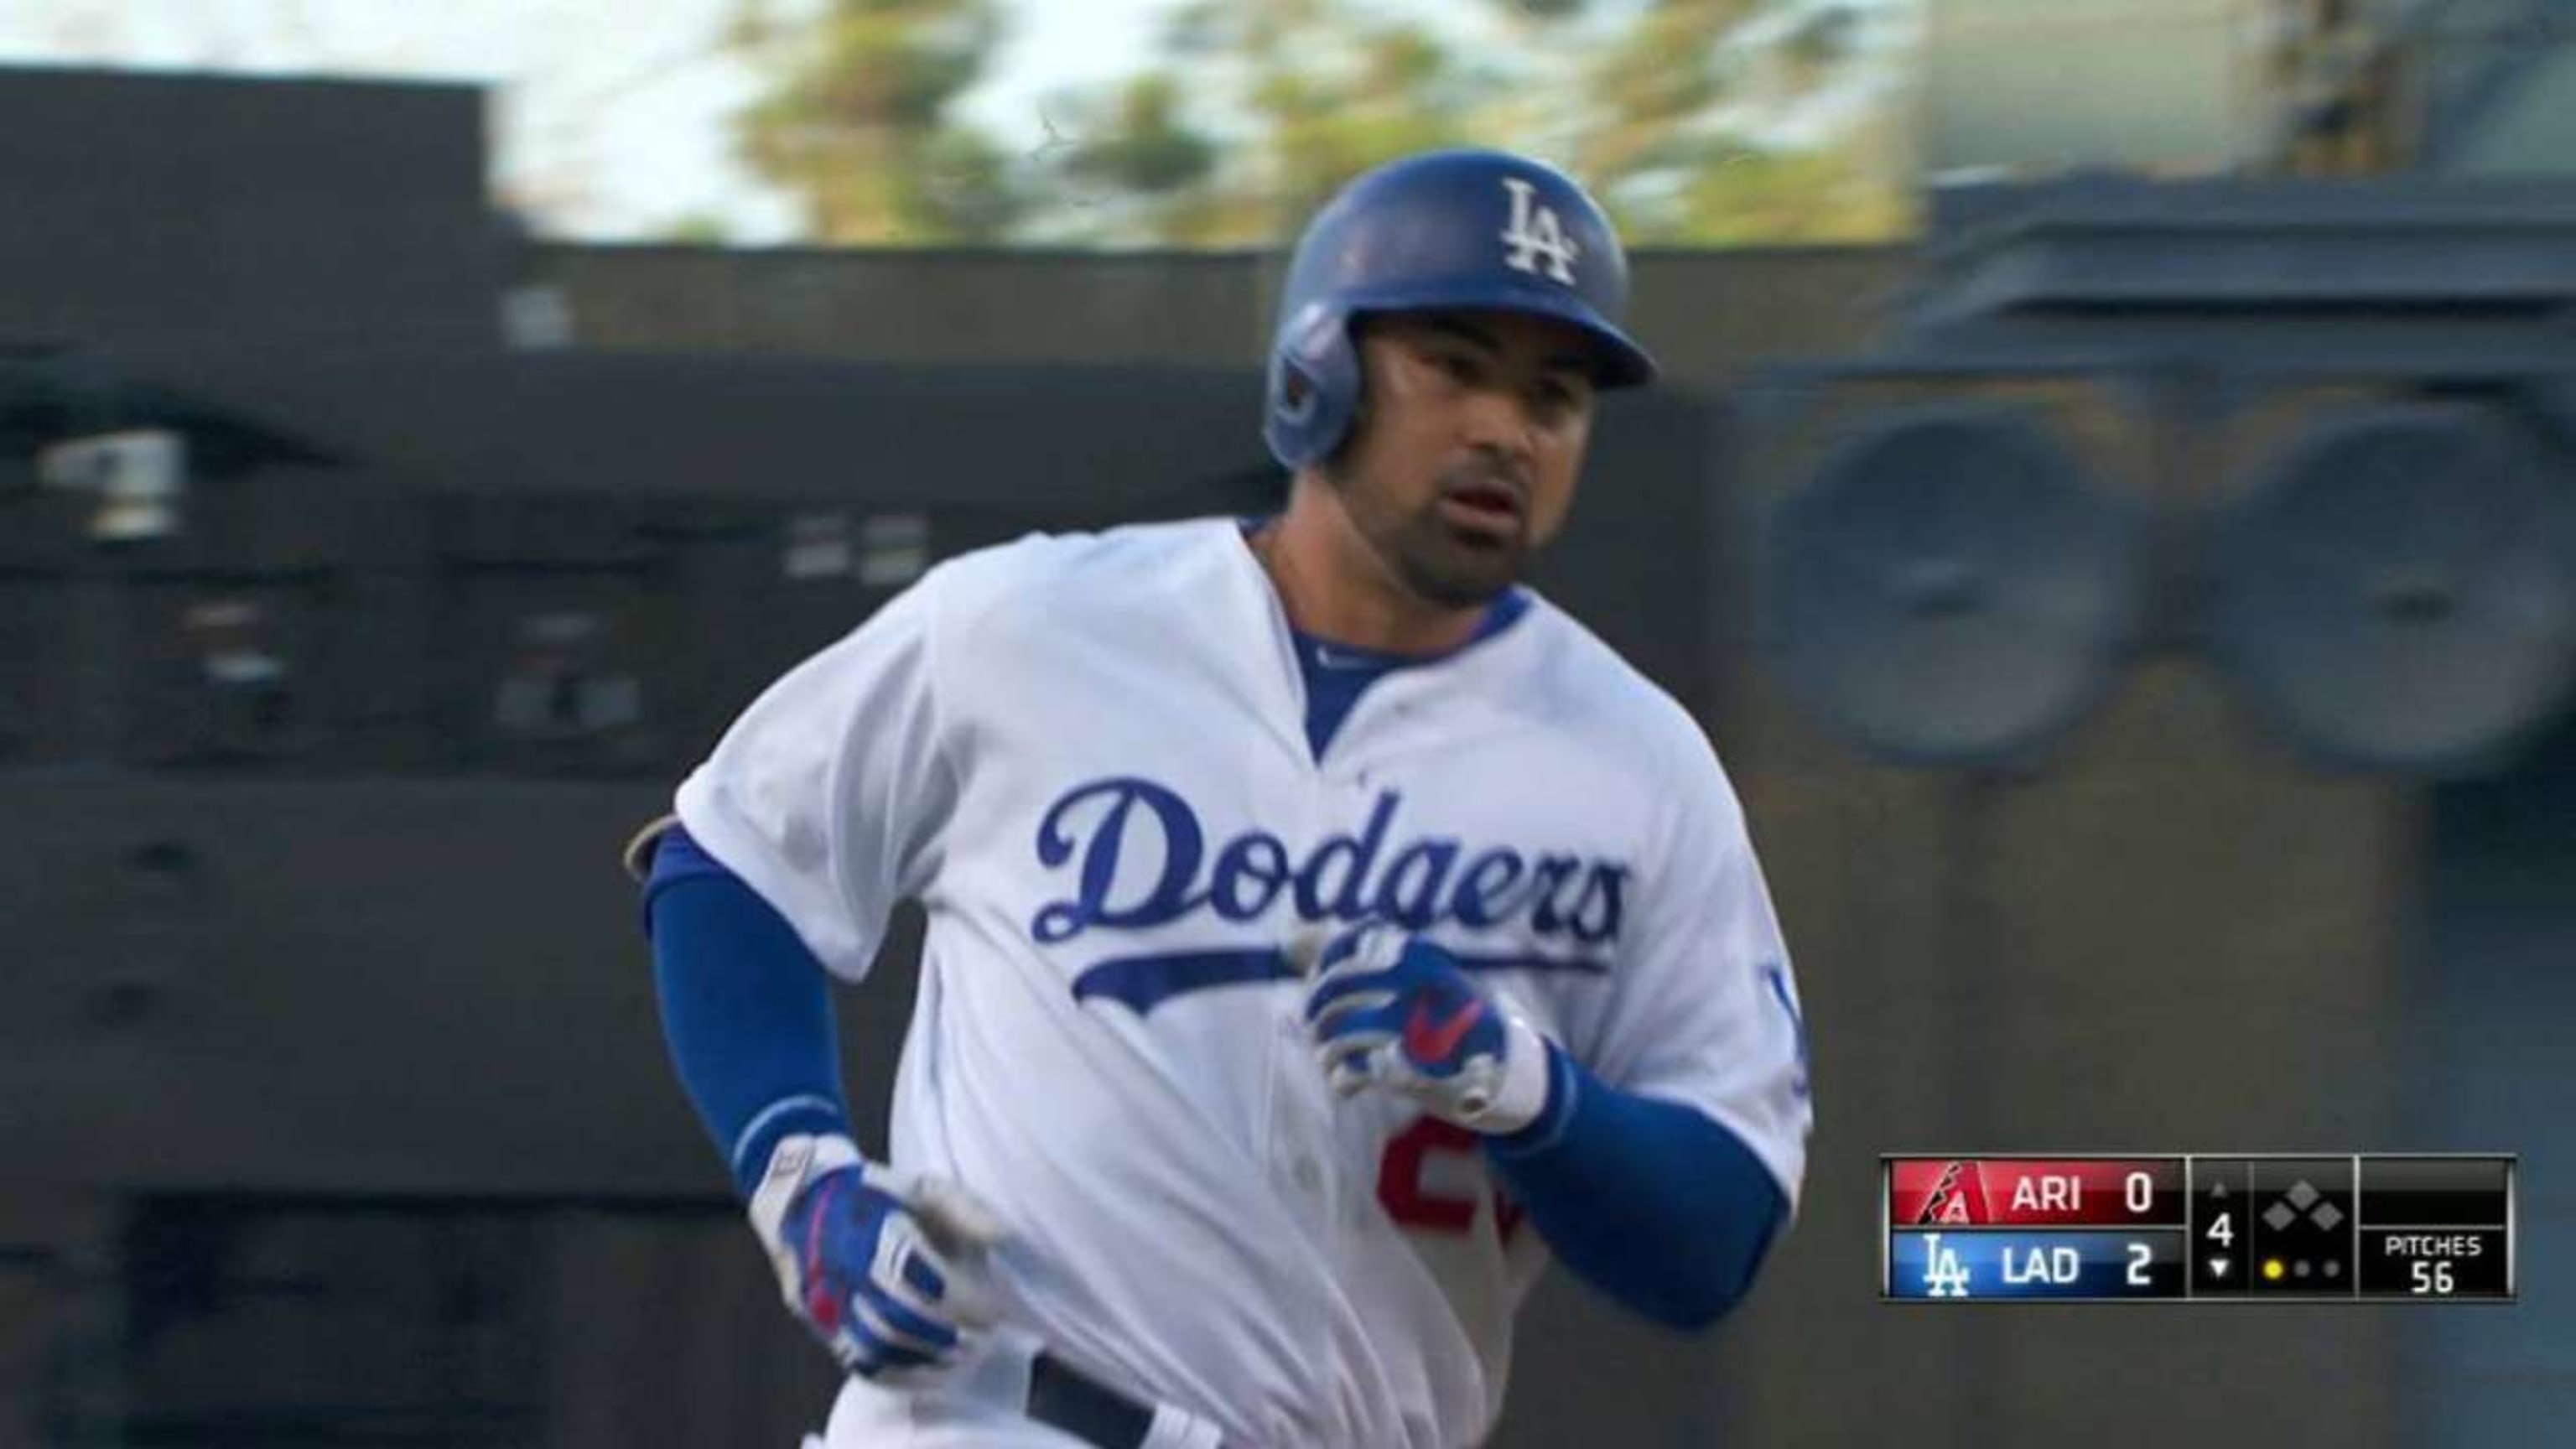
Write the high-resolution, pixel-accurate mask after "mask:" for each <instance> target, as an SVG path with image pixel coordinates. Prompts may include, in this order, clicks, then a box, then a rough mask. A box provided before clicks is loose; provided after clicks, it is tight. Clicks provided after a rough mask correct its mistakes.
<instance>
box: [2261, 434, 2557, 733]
mask: <svg viewBox="0 0 2576 1449" xmlns="http://www.w3.org/2000/svg"><path fill="white" fill-rule="evenodd" d="M2212 544H2213V548H2212V553H2211V567H2212V570H2213V573H2212V578H2211V595H2210V630H2211V638H2212V644H2213V647H2214V648H2215V650H2216V652H2217V654H2218V657H2219V658H2220V660H2221V661H2222V662H2223V664H2224V665H2225V666H2226V667H2227V668H2228V669H2229V671H2230V672H2231V673H2232V674H2233V675H2234V676H2235V678H2236V680H2237V682H2238V684H2239V686H2240V688H2241V689H2242V690H2243V692H2244V694H2245V696H2246V697H2247V699H2248V700H2250V701H2251V702H2252V703H2253V704H2254V705H2255V706H2256V708H2257V709H2258V710H2259V711H2260V712H2261V713H2262V714H2264V715H2265V716H2266V717H2267V718H2269V719H2270V720H2271V721H2272V722H2273V723H2274V724H2275V725H2277V726H2278V727H2279V728H2280V729H2281V730H2283V731H2284V732H2285V733H2287V734H2288V735H2289V736H2290V737H2291V738H2292V739H2293V740H2295V741H2296V742H2298V743H2299V744H2300V745H2301V746H2302V747H2304V748H2306V749H2308V750H2309V751H2311V752H2313V753H2315V754H2316V755H2318V756H2320V757H2322V758H2325V759H2327V760H2331V761H2334V762H2338V763H2343V764H2350V765H2359V766H2366V767H2374V768H2395V769H2403V770H2411V771H2418V772H2422V773H2427V774H2456V773H2463V772H2468V771H2473V770H2476V769H2479V768H2481V767H2482V766H2484V765H2486V764H2487V763H2489V762H2491V761H2492V760H2494V759H2495V758H2496V757H2497V756H2498V755H2499V753H2500V752H2502V751H2504V750H2506V749H2508V748H2509V747H2510V746H2511V745H2512V744H2513V743H2514V742H2515V741H2517V740H2518V739H2520V738H2521V737H2522V736H2523V735H2524V734H2525V733H2526V732H2528V731H2530V730H2531V729H2533V728H2534V727H2536V726H2538V725H2539V724H2541V723H2542V722H2544V721H2545V720H2546V719H2547V718H2548V717H2549V716H2550V715H2551V714H2553V713H2554V712H2555V711H2556V710H2557V708H2558V707H2559V705H2560V703H2561V702H2562V701H2563V700H2564V699H2565V698H2566V695H2567V691H2568V686H2569V683H2570V680H2571V676H2576V546H2572V545H2576V521H2571V500H2570V497H2569V493H2568V489H2567V486H2566V484H2565V482H2564V481H2563V480H2560V479H2556V478H2553V477H2551V476H2550V475H2549V474H2548V472H2547V471H2546V470H2545V469H2544V468H2543V466H2542V464H2541V460H2540V458H2539V457H2538V456H2537V455H2536V453H2535V450H2534V449H2533V448H2532V447H2531V446H2530V445H2529V444H2527V443H2526V442H2525V441H2524V440H2523V438H2522V436H2521V434H2520V433H2519V432H2518V431H2516V430H2515V429H2513V428H2511V427H2510V426H2508V425H2506V424H2505V423H2503V422H2502V421H2501V420H2499V419H2497V418H2496V417H2495V416H2493V415H2492V414H2491V413H2489V412H2487V411H2485V410H2483V409H2479V408H2475V407H2472V406H2467V405H2444V404H2417V405H2404V406H2381V407H2376V408H2370V409H2359V410H2353V411H2348V412H2344V413H2340V414H2334V415H2329V416H2328V417H2327V418H2325V419H2324V420H2323V421H2321V422H2319V423H2318V424H2317V425H2316V426H2315V427H2313V428H2311V429H2310V430H2309V431H2307V432H2306V433H2305V434H2303V435H2302V436H2301V437H2299V438H2298V439H2297V440H2295V441H2294V442H2292V443H2290V444H2289V445H2288V446H2287V447H2286V448H2284V449H2283V450H2282V451H2281V452H2280V454H2279V455H2278V456H2277V457H2275V458H2272V459H2270V460H2268V461H2267V462H2266V463H2265V464H2263V465H2262V466H2261V467H2260V468H2258V470H2257V471H2256V472H2254V473H2253V474H2252V475H2251V476H2250V481H2249V483H2248V484H2247V486H2245V487H2244V488H2243V489H2242V490H2241V491H2240V493H2239V494H2238V495H2237V496H2236V497H2235V498H2234V499H2233V500H2232V501H2231V502H2230V503H2229V505H2228V506H2227V507H2226V508H2225V509H2223V510H2222V511H2221V513H2220V514H2219V516H2218V518H2217V520H2216V526H2215V530H2214V537H2213V540H2212Z"/></svg>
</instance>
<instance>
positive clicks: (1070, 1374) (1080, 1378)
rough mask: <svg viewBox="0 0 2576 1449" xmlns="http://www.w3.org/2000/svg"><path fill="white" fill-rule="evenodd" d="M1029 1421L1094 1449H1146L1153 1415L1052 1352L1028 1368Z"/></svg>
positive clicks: (1152, 1423) (1148, 1410)
mask: <svg viewBox="0 0 2576 1449" xmlns="http://www.w3.org/2000/svg"><path fill="white" fill-rule="evenodd" d="M1029 1417H1030V1418H1032V1419H1035V1420H1037V1421H1038V1422H1039V1423H1041V1424H1044V1425H1046V1426H1047V1427H1048V1428H1050V1429H1061V1430H1063V1431H1064V1432H1065V1433H1068V1434H1071V1435H1072V1436H1073V1437H1075V1438H1076V1439H1079V1440H1081V1441H1082V1442H1083V1443H1085V1444H1089V1445H1092V1446H1094V1449H1144V1444H1145V1436H1146V1435H1147V1434H1149V1433H1151V1432H1152V1431H1153V1428H1154V1411H1153V1410H1152V1409H1150V1408H1147V1407H1146V1406H1145V1405H1143V1404H1140V1403H1138V1402H1136V1401H1135V1400H1134V1399H1131V1398H1129V1397H1127V1396H1126V1395H1125V1394H1122V1393H1120V1392H1118V1391H1117V1390H1116V1389H1113V1388H1111V1387H1109V1386H1108V1385H1107V1384H1104V1383H1102V1382H1100V1381H1099V1380H1098V1379H1095V1378H1093V1377H1092V1376H1091V1375H1089V1374H1086V1373H1084V1372H1083V1371H1082V1370H1080V1369H1078V1368H1074V1367H1073V1366H1071V1365H1070V1364H1067V1363H1065V1362H1064V1361H1063V1360H1062V1359H1059V1358H1057V1357H1056V1356H1055V1355H1054V1354H1051V1353H1041V1354H1039V1355H1038V1356H1037V1357H1036V1358H1035V1359H1033V1360H1031V1361H1030V1363H1029Z"/></svg>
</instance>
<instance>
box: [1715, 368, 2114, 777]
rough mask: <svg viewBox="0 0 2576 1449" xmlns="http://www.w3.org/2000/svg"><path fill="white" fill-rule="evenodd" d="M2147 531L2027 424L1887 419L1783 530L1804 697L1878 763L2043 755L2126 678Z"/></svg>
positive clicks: (1768, 588) (1781, 586)
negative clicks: (2122, 674) (2116, 673)
mask: <svg viewBox="0 0 2576 1449" xmlns="http://www.w3.org/2000/svg"><path fill="white" fill-rule="evenodd" d="M2142 533H2143V529H2142V520H2141V518H2140V517H2139V514H2138V512H2137V510H2135V509H2134V508H2132V507H2130V506H2128V505H2127V504H2126V503H2125V502H2124V501H2123V500H2120V499H2118V498H2116V497H2114V496H2113V495H2111V494H2109V493H2108V492H2106V491H2105V490H2103V489H2102V488H2100V487H2098V486H2096V485H2095V484H2094V483H2092V482H2091V480H2089V479H2088V478H2087V477H2086V476H2085V474H2084V472H2083V470H2082V469H2081V468H2080V467H2079V466H2078V465H2077V464H2076V462H2075V460H2074V459H2073V458H2072V457H2071V456H2069V454H2068V453H2067V451H2066V450H2065V449H2064V448H2063V447H2062V446H2060V445H2059V444H2058V443H2057V442H2056V441H2055V439H2054V438H2053V437H2052V435H2051V434H2050V433H2049V432H2047V431H2045V430H2044V429H2043V428H2041V427H2040V426H2039V425H2038V424H2036V423H2034V422H2033V421H2031V420H2029V419H2028V418H2027V417H2025V416H2024V415H2022V414H2021V413H2019V412H2016V411H2011V410H2008V409H2005V408H2002V407H1999V406H1995V405H1989V404H1944V405H1939V406H1935V407H1929V408H1924V409H1919V410H1906V411H1901V412H1894V413H1890V414H1885V415H1882V416H1880V417H1879V418H1877V419H1874V420H1873V421H1871V422H1870V423H1868V424H1866V425H1864V426H1863V427H1862V428H1861V429H1860V430H1859V431H1857V432H1856V433H1854V434H1853V435H1852V436H1851V437H1849V438H1847V439H1845V440H1844V441H1843V442H1842V444H1841V445H1840V446H1839V447H1837V448H1835V449H1834V450H1833V451H1832V452H1831V453H1829V454H1828V455H1827V457H1826V459H1825V461H1824V464H1823V466H1822V467H1821V468H1819V469H1818V471H1817V473H1816V475H1815V477H1814V478H1813V479H1812V480H1810V481H1809V482H1808V483H1807V484H1806V485H1805V486H1804V487H1803V488H1801V489H1799V490H1798V491H1797V492H1795V493H1793V494H1792V495H1790V497H1789V498H1788V499H1787V500H1785V501H1784V502H1783V503H1781V504H1780V505H1779V507H1778V509H1777V511H1776V512H1775V513H1774V514H1773V516H1772V519H1771V526H1770V529H1769V539H1768V543H1769V547H1768V551H1767V557H1766V559H1765V567H1766V574H1765V594H1766V605H1767V610H1768V614H1769V622H1770V626H1771V634H1772V638H1773V641H1774V643H1775V645H1776V647H1777V648H1778V649H1779V650H1780V654H1781V663H1782V665H1783V667H1784V669H1785V670H1786V672H1787V675H1788V677H1789V679H1790V681H1791V684H1792V687H1793V688H1794V689H1795V690H1796V691H1797V693H1798V694H1799V696H1800V697H1801V698H1802V699H1803V700H1804V702H1805V703H1806V705H1807V706H1808V707H1809V708H1810V709H1812V710H1813V711H1815V712H1816V714H1817V715H1818V716H1819V717H1821V718H1822V719H1823V720H1824V722H1825V723H1826V725H1827V726H1828V727H1829V728H1831V729H1833V730H1834V731H1835V732H1837V733H1839V734H1841V735H1842V736H1844V737H1845V738H1847V739H1849V740H1851V741H1852V742H1854V743H1856V744H1858V745H1860V746H1862V747H1863V748H1865V749H1869V750H1872V751H1875V752H1877V753H1880V754H1884V755H1887V756H1890V757H1893V758H1896V759H1900V760H1905V761H1909V762H1913V763H1920V764H1964V765H1973V764H2001V763H2007V762H2013V761H2017V760H2020V759H2022V758H2024V757H2027V756H2029V755H2032V754H2034V753H2036V752H2037V751H2038V750H2040V749H2041V748H2042V747H2044V746H2045V745H2046V744H2047V743H2049V742H2050V741H2051V740H2052V739H2053V738H2055V737H2056V736H2057V735H2058V734H2059V733H2060V732H2062V731H2063V730H2064V729H2065V728H2066V727H2068V726H2069V725H2071V724H2072V723H2073V722H2074V721H2075V720H2076V719H2077V718H2078V717H2079V716H2081V715H2082V714H2083V712H2084V711H2085V710H2086V709H2087V708H2088V707H2089V706H2090V705H2092V704H2093V703H2094V702H2095V701H2096V700H2097V699H2098V698H2099V697H2100V695H2101V694H2102V692H2103V690H2104V689H2105V687H2106V686H2107V685H2108V683H2109V682H2110V679H2111V676H2112V672H2113V669H2114V666H2115V665H2116V663H2117V662H2118V656H2119V654H2120V651H2121V648H2122V646H2123V644H2124V643H2125V641H2126V638H2127V635H2128V632H2129V629H2130V626H2131V624H2132V621H2133V620H2134V618H2135V615H2136V613H2137V605H2138V597H2139V593H2140V588H2139V574H2140V561H2141V556H2142V552H2143V551H2142V548H2141V542H2142Z"/></svg>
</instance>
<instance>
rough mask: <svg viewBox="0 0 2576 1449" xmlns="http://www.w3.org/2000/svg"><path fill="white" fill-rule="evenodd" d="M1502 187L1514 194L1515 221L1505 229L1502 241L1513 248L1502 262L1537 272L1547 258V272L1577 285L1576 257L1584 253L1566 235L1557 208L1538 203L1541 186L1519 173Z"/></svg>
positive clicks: (1505, 178) (1560, 279)
mask: <svg viewBox="0 0 2576 1449" xmlns="http://www.w3.org/2000/svg"><path fill="white" fill-rule="evenodd" d="M1503 189H1504V190H1505V191H1508V192H1510V193H1511V195H1512V224H1511V225H1509V226H1507V227H1504V228H1503V241H1504V243H1505V244H1506V245H1508V246H1509V247H1510V248H1511V250H1510V251H1509V252H1507V253H1505V254H1504V256H1503V263H1504V265H1506V266H1509V267H1510V268H1511V269H1512V270H1513V271H1516V272H1533V273H1534V272H1536V271H1537V270H1538V259H1539V258H1540V257H1542V256H1543V257H1546V258H1547V274H1548V275H1549V276H1551V277H1554V278H1556V279H1557V280H1558V281H1560V282H1563V283H1565V284H1566V285H1567V286H1572V285H1573V284H1574V259H1575V258H1576V257H1577V256H1579V255H1581V254H1582V249H1581V248H1579V247H1577V246H1576V245H1575V244H1574V243H1573V242H1572V241H1570V240H1568V239H1567V238H1566V235H1565V226H1564V224H1563V223H1562V222H1559V221H1558V220H1557V219H1556V208H1555V207H1552V206H1540V205H1538V204H1537V196H1538V188H1537V187H1535V186H1532V185H1531V184H1530V183H1529V182H1528V181H1527V180H1526V179H1524V178H1522V177H1518V176H1506V177H1504V178H1503Z"/></svg>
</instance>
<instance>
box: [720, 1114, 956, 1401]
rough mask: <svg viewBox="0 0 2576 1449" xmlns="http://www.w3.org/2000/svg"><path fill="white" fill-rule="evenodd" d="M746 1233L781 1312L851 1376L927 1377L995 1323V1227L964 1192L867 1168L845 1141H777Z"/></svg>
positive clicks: (830, 1138)
mask: <svg viewBox="0 0 2576 1449" xmlns="http://www.w3.org/2000/svg"><path fill="white" fill-rule="evenodd" d="M751 1225H752V1229H753V1231H754V1232H757V1233H758V1234H759V1235H760V1241H761V1245H762V1246H763V1247H765V1248H767V1249H768V1250H769V1260H770V1263H771V1266H773V1267H774V1268H776V1269H777V1271H778V1286H779V1290H780V1291H781V1293H782V1294H784V1296H785V1297H786V1299H787V1306H788V1308H789V1309H790V1310H792V1311H793V1312H794V1313H795V1314H796V1316H797V1317H798V1318H799V1319H801V1320H802V1321H803V1322H804V1324H805V1326H806V1327H807V1328H808V1329H809V1330H811V1331H812V1332H813V1334H814V1336H815V1337H816V1338H819V1339H821V1340H822V1341H823V1346H824V1347H826V1348H828V1349H830V1350H831V1351H832V1356H833V1357H835V1358H837V1359H839V1360H840V1361H841V1366H842V1367H843V1368H845V1369H848V1370H849V1371H850V1372H851V1373H854V1374H858V1375H861V1376H862V1377H865V1378H870V1379H877V1380H880V1381H885V1382H900V1381H903V1380H905V1379H908V1378H912V1377H918V1376H927V1375H929V1374H931V1373H933V1372H934V1371H936V1370H938V1369H940V1368H943V1367H946V1366H947V1365H949V1364H951V1363H953V1362H956V1361H957V1360H958V1359H959V1358H960V1357H961V1356H962V1350H964V1349H965V1348H966V1347H967V1346H968V1345H969V1344H970V1343H971V1342H972V1340H973V1337H974V1335H975V1334H976V1333H977V1332H978V1331H979V1330H982V1329H986V1328H990V1327H991V1326H992V1324H993V1321H994V1317H995V1305H994V1302H993V1296H992V1292H991V1289H990V1287H989V1286H988V1284H987V1281H986V1278H985V1274H986V1272H987V1267H986V1263H985V1258H986V1255H987V1254H988V1253H989V1252H990V1251H991V1249H992V1248H993V1247H994V1246H995V1245H997V1244H999V1243H1000V1242H1001V1241H1002V1239H1003V1237H1004V1236H1005V1234H1004V1230H1003V1228H1002V1225H1001V1222H1000V1220H999V1219H998V1218H996V1217H995V1216H994V1215H993V1212H992V1210H991V1209H990V1208H987V1207H985V1206H984V1205H983V1204H982V1203H980V1202H978V1201H976V1199H975V1198H974V1197H973V1196H972V1195H971V1194H969V1193H968V1192H967V1191H966V1190H965V1189H964V1188H963V1187H960V1186H958V1185H957V1184H955V1183H952V1182H948V1181H945V1180H943V1179H939V1178H930V1177H915V1176H912V1175H910V1174H906V1173H901V1172H898V1171H896V1170H895V1169H893V1168H890V1167H887V1166H885V1165H883V1164H882V1163H875V1162H870V1161H868V1160H867V1159H865V1158H864V1157H862V1156H860V1155H859V1149H858V1146H857V1144H855V1143H853V1142H851V1141H850V1139H848V1138H847V1137H842V1136H837V1135H832V1136H792V1137H786V1138H782V1139H780V1141H779V1143H778V1146H777V1148H776V1149H775V1150H774V1151H772V1152H771V1153H770V1156H769V1169H768V1171H767V1172H766V1173H765V1174H763V1176H762V1177H761V1181H760V1186H759V1187H758V1188H756V1189H754V1190H753V1192H752V1197H751Z"/></svg>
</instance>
